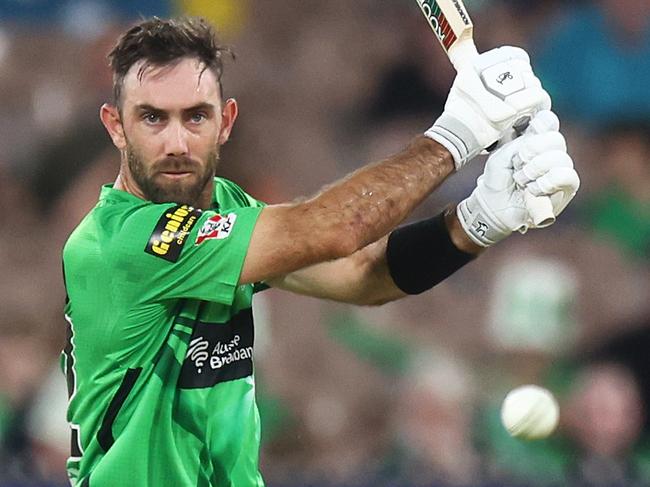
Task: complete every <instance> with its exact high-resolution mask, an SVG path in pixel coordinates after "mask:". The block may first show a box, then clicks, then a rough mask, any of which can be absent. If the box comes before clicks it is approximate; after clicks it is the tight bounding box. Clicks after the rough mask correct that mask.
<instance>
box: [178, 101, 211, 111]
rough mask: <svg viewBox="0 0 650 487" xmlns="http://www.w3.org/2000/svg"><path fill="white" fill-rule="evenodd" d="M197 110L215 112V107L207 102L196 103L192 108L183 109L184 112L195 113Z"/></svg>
mask: <svg viewBox="0 0 650 487" xmlns="http://www.w3.org/2000/svg"><path fill="white" fill-rule="evenodd" d="M197 110H210V111H215V106H214V105H213V104H212V103H208V102H203V103H197V104H196V105H194V106H191V107H189V108H184V109H183V111H184V112H195V111H197Z"/></svg>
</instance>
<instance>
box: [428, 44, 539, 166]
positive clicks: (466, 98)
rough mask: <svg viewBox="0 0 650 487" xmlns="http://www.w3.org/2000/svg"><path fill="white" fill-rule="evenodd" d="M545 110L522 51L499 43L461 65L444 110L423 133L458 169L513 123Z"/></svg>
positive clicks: (509, 129)
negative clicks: (448, 156) (447, 154)
mask: <svg viewBox="0 0 650 487" xmlns="http://www.w3.org/2000/svg"><path fill="white" fill-rule="evenodd" d="M550 108H551V98H550V97H549V95H548V93H546V91H544V89H543V88H542V84H541V82H540V81H539V79H537V77H536V76H535V74H534V73H533V70H532V68H531V66H530V59H529V57H528V54H526V51H524V50H523V49H520V48H517V47H510V46H506V47H500V48H497V49H493V50H491V51H488V52H485V53H483V54H481V55H479V56H478V57H476V58H475V59H474V60H473V61H472V62H471V63H468V64H467V66H465V67H463V68H461V70H460V71H459V72H458V75H457V76H456V79H455V81H454V84H453V85H452V87H451V91H450V92H449V96H448V98H447V102H446V103H445V110H444V112H443V113H442V115H441V116H440V117H439V118H438V120H436V122H435V123H434V124H433V126H432V127H431V128H430V129H429V130H427V131H426V132H425V135H426V136H428V137H430V138H432V139H434V140H435V141H437V142H439V143H440V144H442V145H443V146H444V147H445V148H446V149H447V150H449V152H450V153H451V154H452V156H453V158H454V162H455V164H456V170H458V169H460V168H461V167H463V166H464V165H465V164H466V163H467V162H468V161H469V160H471V159H473V158H474V157H475V156H476V155H477V154H479V153H480V152H481V151H483V150H484V149H486V148H488V147H490V146H491V145H492V144H494V143H495V142H497V141H498V140H500V139H502V138H503V136H504V135H506V134H507V133H508V132H510V131H512V128H513V126H517V125H518V124H519V123H521V122H522V121H524V120H530V118H532V116H533V115H534V114H535V113H537V112H539V111H540V110H550Z"/></svg>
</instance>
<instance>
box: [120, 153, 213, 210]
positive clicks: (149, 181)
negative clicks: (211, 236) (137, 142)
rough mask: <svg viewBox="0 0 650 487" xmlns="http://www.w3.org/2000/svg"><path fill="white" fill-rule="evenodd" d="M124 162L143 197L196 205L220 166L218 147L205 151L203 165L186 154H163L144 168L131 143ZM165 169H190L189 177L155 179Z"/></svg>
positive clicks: (158, 200) (156, 200) (198, 204)
mask: <svg viewBox="0 0 650 487" xmlns="http://www.w3.org/2000/svg"><path fill="white" fill-rule="evenodd" d="M127 162H128V164H129V170H130V172H131V176H132V177H133V180H134V181H135V182H136V183H137V185H138V186H139V188H140V189H141V190H142V193H143V195H144V197H145V198H146V199H147V200H149V201H152V202H154V203H178V204H179V205H189V206H193V207H195V208H198V207H200V201H201V196H202V195H203V192H204V191H205V188H206V186H207V185H208V183H209V182H210V181H211V180H212V179H213V178H214V176H215V174H216V171H217V166H218V165H219V148H218V147H217V148H216V149H215V150H214V151H212V152H210V153H209V154H208V161H207V164H206V166H205V167H204V168H201V166H200V164H199V163H197V162H196V161H194V160H192V159H191V158H189V157H183V156H180V157H166V158H165V159H162V160H160V161H156V162H155V163H153V165H152V166H151V167H149V168H147V167H146V166H145V164H144V162H143V160H142V158H141V157H140V155H139V154H138V152H137V151H136V150H135V149H134V148H133V146H132V145H130V144H128V146H127ZM165 170H173V171H187V172H190V171H191V172H192V173H193V174H192V176H191V180H189V181H188V180H186V179H183V180H180V181H164V182H162V181H157V180H156V179H157V176H158V178H160V175H159V172H160V171H165Z"/></svg>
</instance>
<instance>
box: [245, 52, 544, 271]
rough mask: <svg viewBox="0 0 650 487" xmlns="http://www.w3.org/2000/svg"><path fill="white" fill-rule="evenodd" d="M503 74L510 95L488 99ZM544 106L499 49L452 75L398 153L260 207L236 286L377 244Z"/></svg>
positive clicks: (525, 68)
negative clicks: (316, 189)
mask: <svg viewBox="0 0 650 487" xmlns="http://www.w3.org/2000/svg"><path fill="white" fill-rule="evenodd" d="M503 72H508V73H511V75H512V76H513V77H515V78H517V79H519V81H520V83H519V84H518V85H517V87H518V89H517V90H515V91H513V90H512V89H510V88H508V89H507V90H506V91H505V92H504V93H495V91H494V87H492V88H490V89H488V88H487V86H491V85H490V81H491V80H490V79H489V77H490V76H495V75H498V73H503ZM497 86H498V85H497ZM548 106H550V99H549V97H548V94H547V93H546V92H545V91H544V90H543V89H542V87H541V84H540V82H539V80H538V79H537V78H535V76H534V74H533V72H532V69H531V68H530V64H529V59H528V55H527V54H526V53H525V52H524V51H522V50H521V49H515V48H500V49H495V50H493V51H489V52H488V53H484V54H482V55H480V56H479V57H478V58H477V59H476V60H475V61H474V62H473V63H472V64H471V65H468V66H467V67H465V68H464V69H462V70H461V71H459V73H458V76H457V78H456V80H455V82H454V85H453V86H452V89H451V92H450V95H449V98H448V101H447V104H446V105H445V111H444V112H443V114H442V115H441V116H440V117H439V118H438V120H437V121H436V122H435V123H434V125H433V126H432V127H431V129H429V130H428V131H427V132H426V133H425V136H420V137H417V138H415V139H414V140H413V142H412V143H411V144H410V145H409V147H408V148H406V149H405V150H404V151H402V152H401V153H398V154H396V155H395V156H393V157H390V158H388V159H386V160H384V161H382V162H379V163H376V164H371V165H368V166H365V167H364V168H362V169H360V170H358V171H356V172H354V173H352V174H351V175H350V176H348V177H347V178H345V179H343V180H341V181H339V182H338V183H335V184H333V185H332V186H329V187H328V188H325V189H324V190H323V191H322V192H321V193H320V194H318V195H317V196H315V197H314V198H311V199H309V200H307V201H305V202H302V203H296V204H287V205H275V206H269V207H267V208H265V209H264V210H263V211H262V212H261V215H260V217H259V219H258V221H257V225H256V227H255V229H254V232H253V234H252V237H251V241H250V244H249V247H248V252H247V255H246V259H245V262H244V266H243V270H242V273H241V277H240V283H242V284H244V283H251V282H256V281H267V280H270V279H273V278H277V277H278V276H284V275H287V274H289V273H291V272H294V271H296V270H298V269H303V268H305V267H308V266H311V265H314V264H318V263H321V262H326V261H330V260H335V259H339V258H342V257H347V256H349V255H351V254H353V253H355V252H357V251H358V250H360V249H362V248H364V247H366V246H367V245H370V244H371V243H372V242H376V241H377V240H379V239H381V238H382V237H383V236H385V235H386V234H388V232H390V231H391V230H392V229H393V228H395V227H396V226H397V225H398V224H400V223H401V222H402V221H403V220H404V219H405V218H406V217H407V216H408V215H409V214H410V213H411V211H412V210H413V209H414V208H415V207H416V206H417V205H418V204H420V202H421V201H422V200H423V199H424V198H426V197H427V196H428V195H429V194H430V193H431V192H432V191H433V190H434V189H435V188H436V187H437V186H438V185H439V184H441V183H442V182H443V181H444V180H445V179H446V178H447V177H448V176H449V175H450V174H451V173H452V172H453V171H454V168H455V169H460V168H461V167H462V166H463V165H464V164H465V163H466V162H467V161H468V160H469V159H471V158H472V157H474V156H475V155H476V154H478V153H479V152H480V151H481V150H483V149H484V148H486V147H488V146H490V145H492V143H494V142H496V141H497V140H500V139H501V138H502V137H503V136H504V135H505V134H506V132H509V131H511V129H512V127H513V124H514V123H515V121H516V120H518V119H519V118H521V117H523V116H524V115H527V114H530V113H535V112H537V111H539V110H540V109H543V108H545V107H548ZM389 247H390V246H389Z"/></svg>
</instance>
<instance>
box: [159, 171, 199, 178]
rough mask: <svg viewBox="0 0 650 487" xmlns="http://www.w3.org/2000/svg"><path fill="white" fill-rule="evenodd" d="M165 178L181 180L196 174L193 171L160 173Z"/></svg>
mask: <svg viewBox="0 0 650 487" xmlns="http://www.w3.org/2000/svg"><path fill="white" fill-rule="evenodd" d="M160 174H162V175H163V176H164V177H167V178H172V179H181V178H184V177H187V176H191V175H192V174H194V173H193V172H192V171H160Z"/></svg>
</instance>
